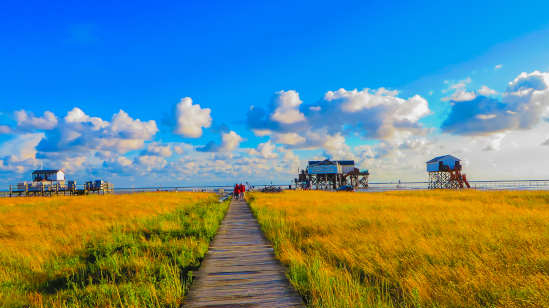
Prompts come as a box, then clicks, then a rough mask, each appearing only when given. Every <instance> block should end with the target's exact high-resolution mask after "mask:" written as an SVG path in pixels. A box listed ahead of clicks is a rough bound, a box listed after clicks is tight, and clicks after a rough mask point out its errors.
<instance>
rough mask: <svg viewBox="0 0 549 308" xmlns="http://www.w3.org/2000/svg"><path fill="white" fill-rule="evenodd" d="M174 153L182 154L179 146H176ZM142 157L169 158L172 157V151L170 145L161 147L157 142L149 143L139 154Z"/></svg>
mask: <svg viewBox="0 0 549 308" xmlns="http://www.w3.org/2000/svg"><path fill="white" fill-rule="evenodd" d="M176 151H177V152H178V154H181V153H183V149H182V148H181V146H177V149H176ZM141 154H142V155H158V156H162V157H170V156H172V149H171V147H170V145H163V144H161V143H158V142H153V143H149V144H148V145H147V148H146V149H145V150H144V151H142V152H141Z"/></svg>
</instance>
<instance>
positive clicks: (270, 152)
mask: <svg viewBox="0 0 549 308" xmlns="http://www.w3.org/2000/svg"><path fill="white" fill-rule="evenodd" d="M275 151H276V145H275V144H273V143H272V142H271V140H269V141H267V142H263V143H260V144H259V145H258V146H257V149H251V150H250V151H248V153H249V154H251V155H257V156H261V157H263V158H266V159H273V158H277V157H278V154H277V153H276V152H275Z"/></svg>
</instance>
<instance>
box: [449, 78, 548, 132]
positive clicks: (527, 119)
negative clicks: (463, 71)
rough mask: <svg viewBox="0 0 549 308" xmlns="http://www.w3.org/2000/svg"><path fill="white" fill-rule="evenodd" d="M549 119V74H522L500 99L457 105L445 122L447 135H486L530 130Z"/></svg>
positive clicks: (467, 101) (482, 98)
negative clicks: (543, 120)
mask: <svg viewBox="0 0 549 308" xmlns="http://www.w3.org/2000/svg"><path fill="white" fill-rule="evenodd" d="M548 116H549V73H543V72H539V71H534V72H532V73H521V74H520V75H519V76H517V77H516V78H515V79H514V80H513V81H511V82H510V83H509V84H508V86H507V90H506V91H505V92H504V93H503V98H502V99H501V100H499V99H495V98H489V97H486V96H482V95H481V96H478V97H476V98H474V99H471V100H466V101H461V102H456V103H455V104H454V105H453V106H452V109H451V111H450V114H449V115H448V118H447V119H446V120H445V121H444V122H443V124H442V129H443V131H445V132H449V133H453V134H460V135H486V134H492V133H498V132H499V133H500V132H505V131H509V130H516V129H523V130H524V129H530V128H532V127H534V126H535V125H537V124H538V123H539V122H540V121H542V119H543V118H546V117H548Z"/></svg>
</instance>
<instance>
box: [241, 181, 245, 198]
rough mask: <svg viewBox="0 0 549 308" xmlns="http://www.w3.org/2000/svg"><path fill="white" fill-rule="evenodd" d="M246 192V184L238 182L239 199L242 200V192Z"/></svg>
mask: <svg viewBox="0 0 549 308" xmlns="http://www.w3.org/2000/svg"><path fill="white" fill-rule="evenodd" d="M245 192H246V186H244V184H240V199H242V200H244V193H245Z"/></svg>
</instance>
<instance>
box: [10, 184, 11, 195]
mask: <svg viewBox="0 0 549 308" xmlns="http://www.w3.org/2000/svg"><path fill="white" fill-rule="evenodd" d="M10 197H11V184H10Z"/></svg>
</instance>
